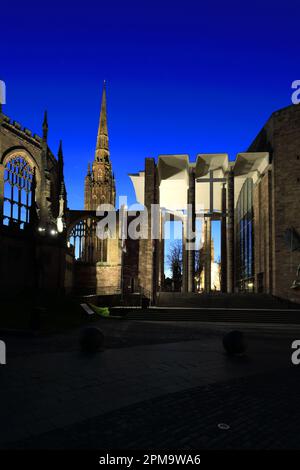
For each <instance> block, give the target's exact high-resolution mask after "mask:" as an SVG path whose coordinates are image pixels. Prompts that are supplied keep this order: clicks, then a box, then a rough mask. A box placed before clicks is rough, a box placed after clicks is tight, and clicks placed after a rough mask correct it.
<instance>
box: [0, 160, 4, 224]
mask: <svg viewBox="0 0 300 470" xmlns="http://www.w3.org/2000/svg"><path fill="white" fill-rule="evenodd" d="M3 211H4V165H2V163H0V224H2V223H3Z"/></svg>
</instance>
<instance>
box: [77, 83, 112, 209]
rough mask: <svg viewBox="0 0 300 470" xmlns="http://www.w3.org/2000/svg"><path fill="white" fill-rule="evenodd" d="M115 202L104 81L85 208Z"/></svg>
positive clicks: (87, 181)
mask: <svg viewBox="0 0 300 470" xmlns="http://www.w3.org/2000/svg"><path fill="white" fill-rule="evenodd" d="M115 202H116V187H115V179H114V175H113V172H112V166H111V162H110V154H109V143H108V130H107V113H106V89H105V82H104V85H103V91H102V102H101V111H100V120H99V128H98V135H97V143H96V152H95V159H94V161H93V164H92V168H91V167H90V164H88V172H87V175H86V177H85V185H84V209H85V210H97V207H98V206H99V205H100V204H112V205H113V206H114V205H115Z"/></svg>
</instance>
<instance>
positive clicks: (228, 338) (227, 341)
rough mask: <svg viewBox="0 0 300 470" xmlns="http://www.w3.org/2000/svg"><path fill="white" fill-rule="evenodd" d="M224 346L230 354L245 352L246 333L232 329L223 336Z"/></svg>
mask: <svg viewBox="0 0 300 470" xmlns="http://www.w3.org/2000/svg"><path fill="white" fill-rule="evenodd" d="M223 346H224V349H225V351H226V352H227V354H229V355H230V356H234V355H241V354H244V353H245V351H246V349H247V345H246V342H245V337H244V334H243V333H242V332H241V331H237V330H233V331H230V332H229V333H226V334H225V335H224V336H223Z"/></svg>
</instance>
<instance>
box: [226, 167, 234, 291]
mask: <svg viewBox="0 0 300 470" xmlns="http://www.w3.org/2000/svg"><path fill="white" fill-rule="evenodd" d="M227 214H228V215H227V292H228V293H229V294H231V293H233V292H234V173H233V170H232V169H231V170H230V171H229V173H228V176H227Z"/></svg>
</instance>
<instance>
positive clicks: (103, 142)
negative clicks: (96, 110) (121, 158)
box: [95, 80, 109, 162]
mask: <svg viewBox="0 0 300 470" xmlns="http://www.w3.org/2000/svg"><path fill="white" fill-rule="evenodd" d="M95 161H98V162H99V161H106V162H109V146H108V130H107V112H106V85H105V80H104V82H103V90H102V100H101V111H100V119H99V127H98V135H97V144H96V154H95Z"/></svg>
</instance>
